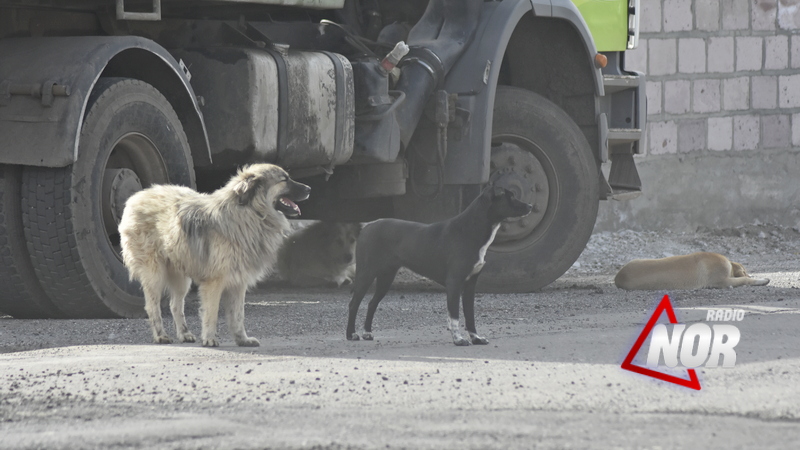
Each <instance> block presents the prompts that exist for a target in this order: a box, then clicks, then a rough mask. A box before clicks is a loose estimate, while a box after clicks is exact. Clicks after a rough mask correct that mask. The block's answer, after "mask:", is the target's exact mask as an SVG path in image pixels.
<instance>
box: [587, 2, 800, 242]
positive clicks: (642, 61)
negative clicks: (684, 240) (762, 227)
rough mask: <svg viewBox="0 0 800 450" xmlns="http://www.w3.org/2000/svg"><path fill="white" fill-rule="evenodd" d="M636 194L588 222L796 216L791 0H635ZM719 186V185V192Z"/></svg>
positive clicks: (795, 54)
mask: <svg viewBox="0 0 800 450" xmlns="http://www.w3.org/2000/svg"><path fill="white" fill-rule="evenodd" d="M641 7H642V17H641V22H640V26H641V28H640V30H641V34H640V37H641V39H640V42H639V47H638V48H637V49H635V50H632V51H629V52H627V54H626V58H627V63H626V66H627V68H629V69H632V70H638V71H642V72H645V73H646V75H647V80H648V81H647V113H648V133H647V139H648V141H647V144H646V148H645V152H644V154H643V155H641V156H637V157H636V160H637V166H638V167H639V170H640V175H641V177H642V182H643V184H644V190H645V194H644V195H643V196H641V197H639V198H638V199H635V200H632V201H628V202H603V203H601V211H600V217H599V219H598V223H597V227H596V229H597V230H611V229H622V228H632V229H659V228H673V229H680V230H694V229H695V228H697V227H698V226H709V227H715V226H738V225H742V224H746V223H752V222H754V221H756V220H757V221H760V222H773V223H781V224H784V225H796V224H797V223H798V221H799V220H800V210H798V208H797V205H798V204H800V161H798V159H800V0H641ZM723 191H724V192H723Z"/></svg>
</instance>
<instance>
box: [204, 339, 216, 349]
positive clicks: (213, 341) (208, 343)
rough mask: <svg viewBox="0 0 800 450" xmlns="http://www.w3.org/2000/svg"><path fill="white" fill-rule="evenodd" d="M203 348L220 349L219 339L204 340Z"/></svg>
mask: <svg viewBox="0 0 800 450" xmlns="http://www.w3.org/2000/svg"><path fill="white" fill-rule="evenodd" d="M203 347H219V341H218V340H217V338H209V339H205V338H204V339H203Z"/></svg>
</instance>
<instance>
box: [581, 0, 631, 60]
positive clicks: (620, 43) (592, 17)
mask: <svg viewBox="0 0 800 450" xmlns="http://www.w3.org/2000/svg"><path fill="white" fill-rule="evenodd" d="M572 3H574V4H575V6H577V7H578V10H579V11H580V12H581V15H582V16H583V20H585V21H586V24H587V25H588V26H589V31H591V33H592V38H593V39H594V44H595V45H596V46H597V51H600V52H619V51H625V50H626V49H627V46H628V1H627V0H572Z"/></svg>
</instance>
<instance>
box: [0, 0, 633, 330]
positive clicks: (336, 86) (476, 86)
mask: <svg viewBox="0 0 800 450" xmlns="http://www.w3.org/2000/svg"><path fill="white" fill-rule="evenodd" d="M638 3H639V2H638V0H616V1H614V0H607V1H592V0H573V1H570V0H503V1H484V0H429V1H428V0H410V1H393V0H271V1H270V0H262V1H258V0H251V1H222V0H216V1H200V0H196V1H195V0H147V1H132V0H116V1H114V0H105V1H99V0H75V1H51V0H14V1H0V311H2V312H4V313H6V314H9V315H12V316H14V317H18V318H61V317H69V318H98V317H143V316H144V314H145V313H144V309H143V304H144V302H143V298H142V293H141V290H140V287H139V285H138V284H136V283H134V282H131V281H130V280H129V278H128V273H127V271H126V269H125V267H124V266H123V265H122V261H121V258H120V246H119V234H118V232H117V223H118V222H119V219H120V216H121V213H122V210H123V207H124V204H125V200H126V199H127V198H128V197H129V196H130V195H131V194H133V193H134V192H136V191H138V190H140V189H143V188H146V187H148V186H150V185H153V184H163V183H172V184H180V185H187V186H191V187H195V188H197V189H198V190H201V191H211V190H214V189H216V188H217V187H219V186H221V185H222V184H223V183H224V182H225V181H226V180H227V179H228V177H229V176H230V175H231V174H232V173H233V172H234V171H235V170H236V168H237V167H239V166H241V165H243V164H248V163H255V162H270V163H275V164H278V165H281V166H283V167H285V168H286V169H287V170H289V172H290V174H291V176H292V177H293V178H295V179H298V180H300V181H302V182H304V183H307V184H309V185H310V186H311V187H312V196H311V198H310V199H309V200H308V201H307V202H304V204H303V205H302V209H303V217H304V218H306V219H320V220H335V221H369V220H374V219H377V218H380V217H397V218H402V219H408V220H415V221H421V222H433V221H437V220H443V219H445V218H448V217H451V216H454V215H456V214H457V213H458V212H460V211H461V210H462V209H464V208H465V207H466V205H468V204H469V203H470V201H471V200H472V199H473V198H475V197H476V196H477V195H478V193H479V192H480V190H481V187H482V186H484V185H486V184H487V183H489V182H492V183H494V184H496V185H500V186H503V187H506V188H508V189H510V190H511V191H513V192H514V193H515V194H516V196H517V197H518V198H520V199H522V200H524V201H525V202H528V203H531V204H533V205H534V206H533V212H532V213H531V214H530V215H528V216H527V217H524V218H518V219H514V220H509V221H507V222H505V223H503V224H502V226H501V228H500V230H499V232H498V233H497V236H496V239H495V241H494V244H493V245H492V247H491V248H490V251H489V253H488V254H487V264H486V266H485V269H484V274H483V276H482V277H481V280H480V285H479V288H480V289H482V290H484V291H493V292H528V291H533V290H537V289H539V288H541V287H543V286H545V285H547V284H548V283H550V282H552V281H553V280H555V279H556V278H558V277H559V276H560V275H562V274H563V273H564V272H565V271H566V270H567V269H568V268H569V267H570V266H571V265H572V264H573V262H574V261H575V260H576V259H577V258H578V256H579V255H580V253H581V251H582V250H583V248H584V247H585V245H586V242H587V240H588V239H589V236H590V234H591V232H592V228H593V226H594V222H595V219H596V216H597V209H598V203H599V201H600V200H607V199H612V198H616V199H624V198H630V197H633V196H636V195H637V194H639V193H640V191H641V182H640V180H639V176H638V174H637V171H636V167H635V164H634V158H633V157H634V155H635V154H637V153H639V152H640V149H641V148H642V142H643V136H644V135H643V130H644V128H645V107H644V104H645V103H644V102H645V95H644V81H643V76H642V74H640V73H636V72H631V71H627V70H625V50H627V49H630V48H633V47H634V46H635V45H636V40H637V39H638V30H637V29H638V14H639V8H638V6H639V5H638ZM399 42H405V43H407V45H408V52H407V54H405V52H404V50H405V49H404V48H403V45H402V44H400V45H399V46H397V44H398V43H399ZM396 46H397V51H396V52H395V53H394V54H393V55H392V56H393V57H389V58H387V55H389V54H390V53H391V52H392V51H393V49H395V48H396ZM397 56H402V58H400V59H399V61H396V60H397V58H396V57H397ZM395 62H396V64H395Z"/></svg>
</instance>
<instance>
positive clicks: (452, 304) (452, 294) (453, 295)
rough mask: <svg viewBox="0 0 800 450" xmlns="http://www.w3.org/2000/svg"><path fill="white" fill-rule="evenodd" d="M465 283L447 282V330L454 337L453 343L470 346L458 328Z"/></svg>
mask: <svg viewBox="0 0 800 450" xmlns="http://www.w3.org/2000/svg"><path fill="white" fill-rule="evenodd" d="M462 289H463V281H455V280H448V281H447V315H448V319H447V328H448V329H449V330H450V334H452V336H453V343H454V344H456V345H459V346H463V345H469V341H468V340H467V339H465V338H464V336H462V335H461V329H460V327H459V326H458V307H459V305H458V301H459V300H460V299H461V291H462Z"/></svg>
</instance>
